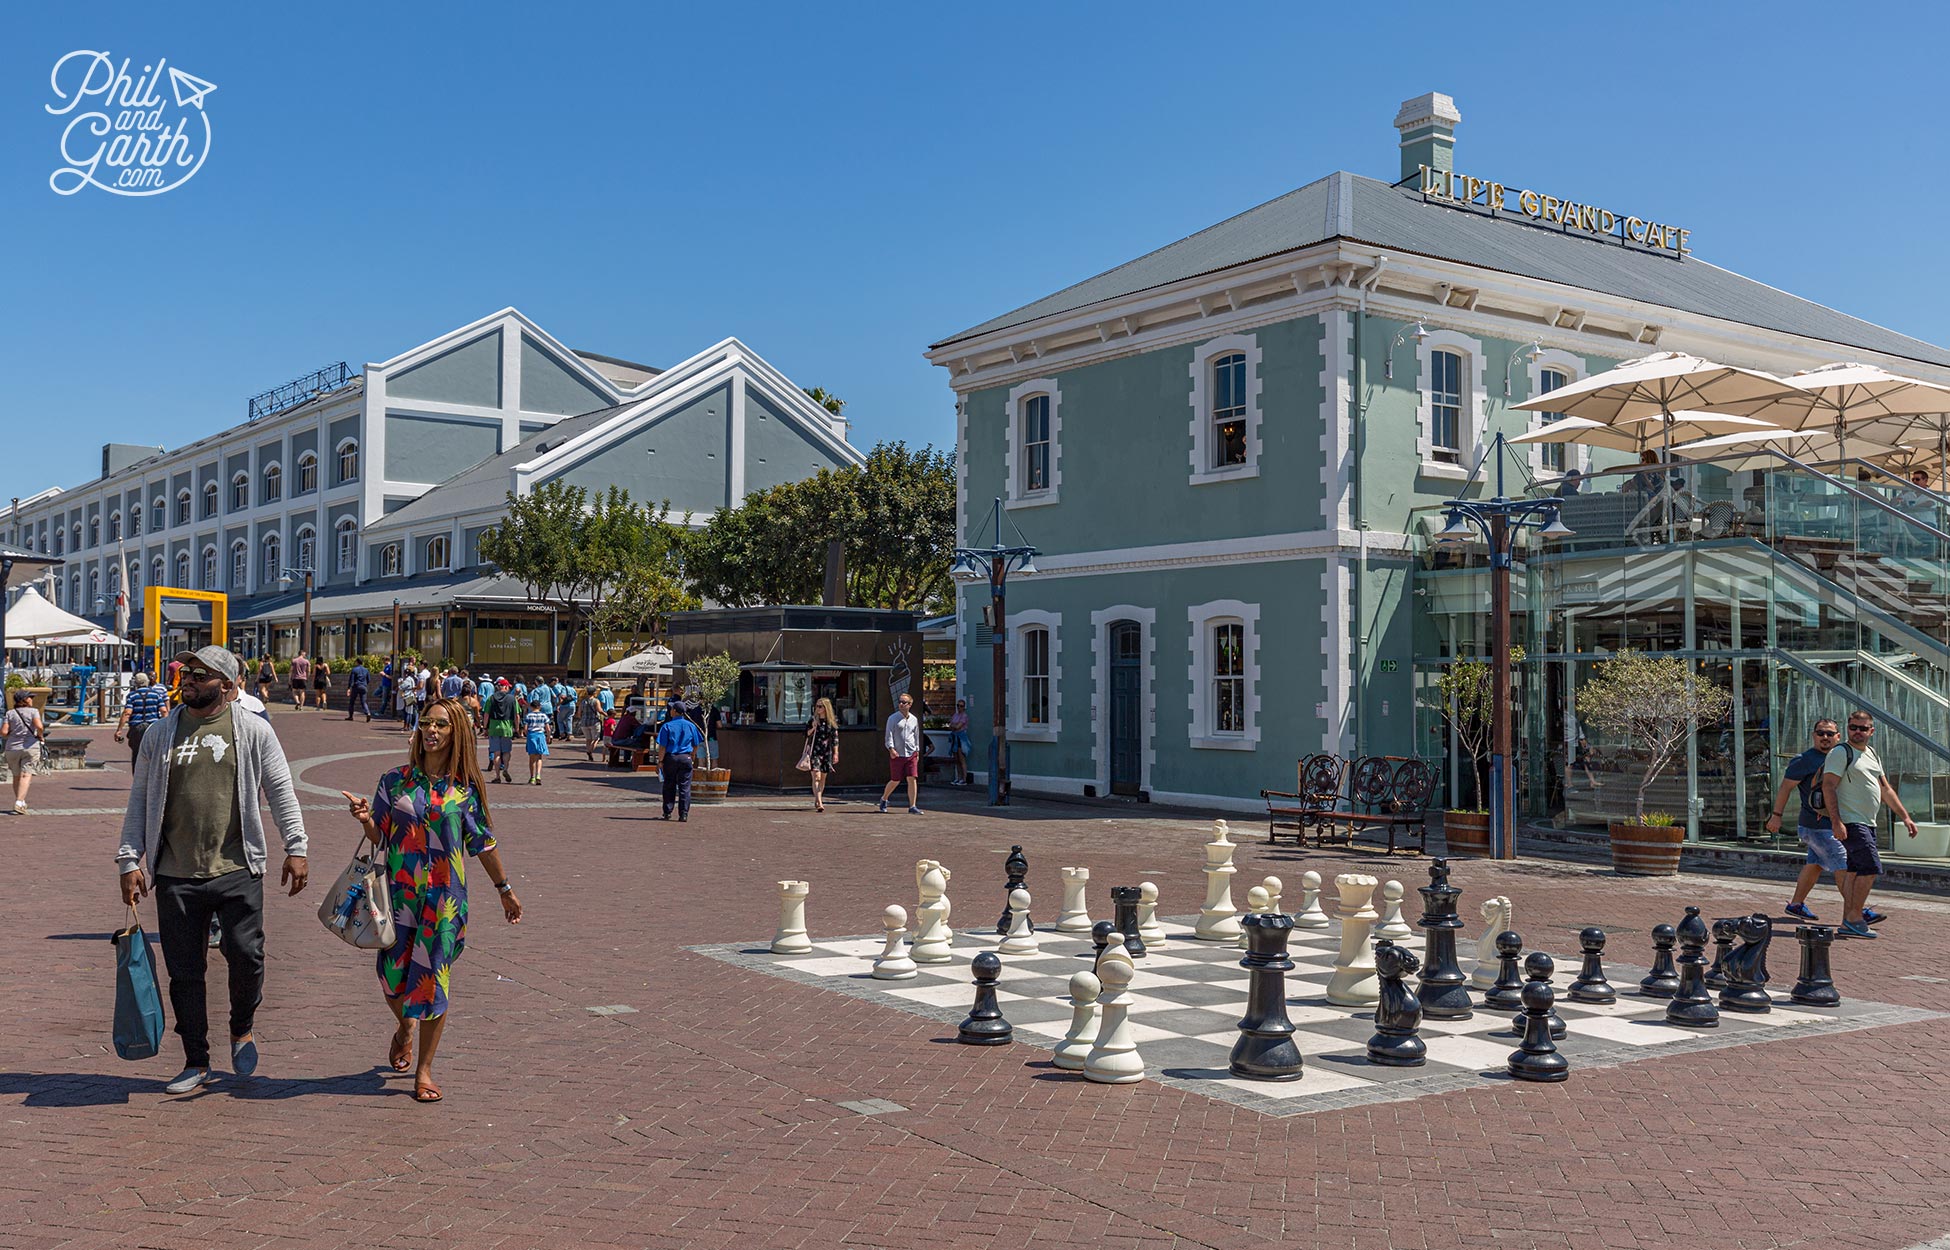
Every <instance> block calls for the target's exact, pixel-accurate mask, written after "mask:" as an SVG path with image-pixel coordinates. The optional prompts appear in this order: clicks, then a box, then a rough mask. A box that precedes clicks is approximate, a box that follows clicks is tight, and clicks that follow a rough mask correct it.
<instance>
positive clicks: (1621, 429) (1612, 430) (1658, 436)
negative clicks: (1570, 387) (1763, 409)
mask: <svg viewBox="0 0 1950 1250" xmlns="http://www.w3.org/2000/svg"><path fill="white" fill-rule="evenodd" d="M1551 393H1552V394H1553V395H1554V394H1557V392H1556V391H1553V392H1551ZM1779 428H1780V427H1779V426H1776V425H1769V424H1768V423H1767V422H1765V421H1757V420H1755V419H1754V418H1752V417H1730V416H1722V415H1720V414H1719V413H1717V412H1675V413H1673V414H1672V421H1671V422H1670V424H1668V423H1667V422H1666V421H1665V420H1664V418H1662V417H1659V416H1650V417H1631V418H1628V419H1626V420H1623V421H1619V422H1616V423H1613V422H1607V421H1599V420H1596V419H1594V418H1591V417H1565V418H1563V419H1562V420H1559V421H1553V422H1551V423H1550V424H1549V425H1547V426H1545V427H1543V428H1542V429H1539V430H1532V431H1530V433H1528V434H1519V435H1517V436H1516V437H1515V438H1512V439H1508V440H1506V441H1507V442H1510V443H1576V444H1578V445H1579V446H1581V447H1607V448H1610V449H1612V450H1614V451H1629V452H1633V453H1639V452H1646V451H1651V450H1652V449H1653V448H1655V447H1660V446H1663V445H1664V443H1665V439H1666V435H1667V434H1670V435H1671V436H1672V438H1673V439H1674V440H1675V441H1677V440H1683V439H1689V438H1711V437H1713V436H1714V435H1716V434H1732V433H1736V432H1738V431H1741V430H1778V429H1779Z"/></svg>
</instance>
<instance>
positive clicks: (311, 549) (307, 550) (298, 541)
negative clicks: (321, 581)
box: [291, 525, 321, 580]
mask: <svg viewBox="0 0 1950 1250" xmlns="http://www.w3.org/2000/svg"><path fill="white" fill-rule="evenodd" d="M291 551H292V553H293V554H294V555H296V556H297V561H296V563H294V564H293V565H292V567H293V568H298V569H310V570H311V571H312V572H313V573H318V572H320V571H321V570H320V569H319V567H318V565H317V564H316V563H315V561H316V560H317V558H318V531H317V530H316V529H314V528H312V527H311V526H309V525H301V526H299V527H298V532H297V533H296V534H293V535H292V536H291ZM314 580H316V579H314Z"/></svg>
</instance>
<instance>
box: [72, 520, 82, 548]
mask: <svg viewBox="0 0 1950 1250" xmlns="http://www.w3.org/2000/svg"><path fill="white" fill-rule="evenodd" d="M72 541H73V544H74V551H75V554H76V555H79V554H81V522H79V521H76V522H75V523H74V533H73V537H72Z"/></svg>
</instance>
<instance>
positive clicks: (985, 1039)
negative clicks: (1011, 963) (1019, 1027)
mask: <svg viewBox="0 0 1950 1250" xmlns="http://www.w3.org/2000/svg"><path fill="white" fill-rule="evenodd" d="M969 966H970V968H972V969H973V971H974V973H975V980H974V981H973V982H972V984H973V985H974V986H975V1005H974V1006H973V1007H971V1008H969V1009H968V1019H966V1020H963V1021H962V1022H961V1029H960V1031H959V1032H958V1033H957V1034H956V1035H955V1040H956V1041H958V1042H962V1043H964V1044H966V1045H969V1046H1000V1045H1002V1044H1004V1043H1005V1042H1008V1041H1009V1040H1010V1039H1012V1038H1013V1037H1014V1036H1015V1032H1016V1030H1015V1026H1014V1025H1012V1024H1010V1023H1009V1022H1008V1021H1007V1020H1004V1019H1003V1018H1002V1007H1001V1005H1000V1004H999V1003H997V1002H996V998H995V983H996V982H997V981H998V980H1000V979H1001V977H1002V960H1001V958H1000V957H999V956H997V955H996V954H995V952H993V951H983V952H982V953H981V954H979V955H977V956H975V958H974V960H973V961H972V962H971V963H970V965H969Z"/></svg>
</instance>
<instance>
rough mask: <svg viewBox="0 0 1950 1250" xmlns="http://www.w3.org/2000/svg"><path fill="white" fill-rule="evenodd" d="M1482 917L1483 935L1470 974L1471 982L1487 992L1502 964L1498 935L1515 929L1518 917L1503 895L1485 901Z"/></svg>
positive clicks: (1494, 982)
mask: <svg viewBox="0 0 1950 1250" xmlns="http://www.w3.org/2000/svg"><path fill="white" fill-rule="evenodd" d="M1482 915H1483V934H1482V936H1481V937H1479V938H1477V939H1476V967H1475V968H1474V970H1472V971H1471V972H1470V974H1469V982H1470V984H1471V985H1474V986H1476V987H1477V988H1478V989H1484V990H1486V989H1489V988H1490V987H1492V986H1494V985H1495V984H1496V974H1497V968H1498V967H1499V966H1500V963H1501V961H1500V960H1499V959H1498V958H1497V955H1496V935H1497V934H1499V933H1504V932H1507V931H1508V930H1510V929H1513V928H1515V927H1516V921H1517V917H1516V909H1515V908H1514V907H1512V906H1511V905H1510V900H1509V899H1507V898H1505V897H1504V896H1503V895H1501V894H1499V895H1497V896H1496V897H1495V898H1486V899H1484V900H1483V908H1482Z"/></svg>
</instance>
